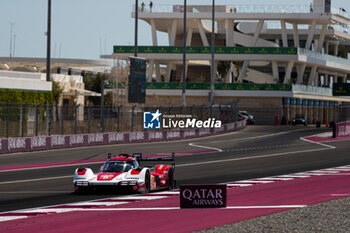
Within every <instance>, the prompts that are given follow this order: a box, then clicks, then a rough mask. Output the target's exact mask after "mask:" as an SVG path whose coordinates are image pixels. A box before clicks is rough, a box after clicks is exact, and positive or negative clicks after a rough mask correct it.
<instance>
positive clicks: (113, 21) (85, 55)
mask: <svg viewBox="0 0 350 233" xmlns="http://www.w3.org/2000/svg"><path fill="white" fill-rule="evenodd" d="M0 1H1V3H2V4H1V7H0V56H9V53H10V34H11V33H10V32H11V26H10V23H13V24H14V26H13V29H14V34H15V35H16V42H15V56H19V57H45V56H46V36H45V31H46V28H47V21H46V20H47V0H29V1H28V0H0ZM134 2H135V0H52V57H59V55H60V57H62V58H63V57H64V58H82V59H97V58H99V55H100V53H102V54H105V53H107V54H110V53H111V52H112V48H113V45H116V44H119V45H129V44H130V45H132V44H133V43H134V19H132V18H131V9H132V5H133V4H134ZM141 2H142V0H139V3H140V4H141ZM144 2H145V4H146V6H148V4H149V0H147V1H144ZM310 2H311V0H309V1H308V0H293V1H287V0H264V1H259V0H216V4H217V5H224V4H229V5H234V4H239V5H256V4H260V5H261V4H268V5H284V4H287V5H288V4H289V5H290V4H292V5H298V4H302V5H308V4H309V3H310ZM153 3H154V6H156V5H160V4H161V5H167V4H169V5H170V4H172V5H173V4H183V0H172V1H169V0H153ZM211 3H212V1H211V0H187V4H189V5H190V4H211ZM332 4H333V5H335V6H337V7H340V6H342V7H343V8H345V9H347V10H348V11H350V1H349V0H332ZM166 42H167V39H166V37H165V35H160V44H164V45H165V44H166ZM139 43H140V44H141V45H142V44H143V45H150V44H151V30H150V26H149V25H148V24H146V23H143V22H142V21H140V23H139Z"/></svg>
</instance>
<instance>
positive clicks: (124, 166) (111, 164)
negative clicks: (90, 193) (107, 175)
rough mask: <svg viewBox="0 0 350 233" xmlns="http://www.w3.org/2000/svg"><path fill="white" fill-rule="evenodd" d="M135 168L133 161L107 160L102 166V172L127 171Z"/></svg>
mask: <svg viewBox="0 0 350 233" xmlns="http://www.w3.org/2000/svg"><path fill="white" fill-rule="evenodd" d="M133 168H135V164H133V161H107V162H106V163H105V164H104V165H103V167H102V172H127V171H129V170H130V169H133Z"/></svg>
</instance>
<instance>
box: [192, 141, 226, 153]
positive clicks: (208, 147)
mask: <svg viewBox="0 0 350 233" xmlns="http://www.w3.org/2000/svg"><path fill="white" fill-rule="evenodd" d="M188 145H189V146H193V147H199V148H204V149H209V150H217V151H218V152H222V150H221V149H219V148H215V147H210V146H202V145H196V144H194V143H188Z"/></svg>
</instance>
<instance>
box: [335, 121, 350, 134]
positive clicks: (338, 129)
mask: <svg viewBox="0 0 350 233" xmlns="http://www.w3.org/2000/svg"><path fill="white" fill-rule="evenodd" d="M349 136H350V121H346V122H339V123H336V125H335V132H333V137H336V138H339V137H349Z"/></svg>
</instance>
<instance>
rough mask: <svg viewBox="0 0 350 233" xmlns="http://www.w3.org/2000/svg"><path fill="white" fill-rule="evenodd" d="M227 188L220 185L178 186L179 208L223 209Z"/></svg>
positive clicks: (225, 204)
mask: <svg viewBox="0 0 350 233" xmlns="http://www.w3.org/2000/svg"><path fill="white" fill-rule="evenodd" d="M226 194H227V187H226V185H225V184H222V185H180V208H182V209H183V208H225V207H226V206H227V195H226Z"/></svg>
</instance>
